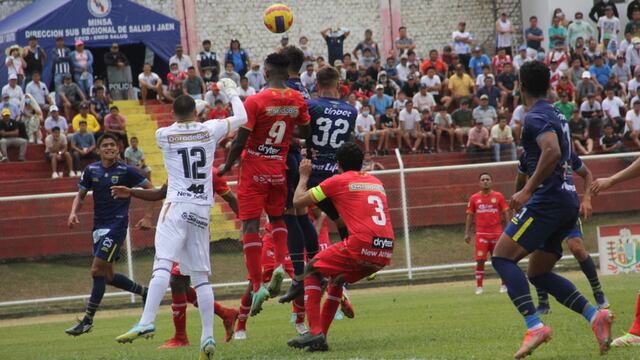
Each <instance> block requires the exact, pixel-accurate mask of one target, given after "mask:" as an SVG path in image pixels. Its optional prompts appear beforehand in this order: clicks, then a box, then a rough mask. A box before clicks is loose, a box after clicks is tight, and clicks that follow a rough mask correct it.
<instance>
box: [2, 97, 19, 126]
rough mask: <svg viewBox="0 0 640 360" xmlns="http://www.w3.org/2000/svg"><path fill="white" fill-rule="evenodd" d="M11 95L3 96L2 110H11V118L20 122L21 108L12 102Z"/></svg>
mask: <svg viewBox="0 0 640 360" xmlns="http://www.w3.org/2000/svg"><path fill="white" fill-rule="evenodd" d="M10 99H11V98H10V97H9V94H2V103H0V110H2V109H9V111H10V112H11V118H12V119H16V120H17V121H20V115H21V114H20V107H19V106H16V105H15V104H13V103H12V102H11V101H10Z"/></svg>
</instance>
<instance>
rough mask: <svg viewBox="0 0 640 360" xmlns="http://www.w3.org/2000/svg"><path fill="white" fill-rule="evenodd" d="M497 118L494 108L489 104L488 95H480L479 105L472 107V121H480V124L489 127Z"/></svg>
mask: <svg viewBox="0 0 640 360" xmlns="http://www.w3.org/2000/svg"><path fill="white" fill-rule="evenodd" d="M497 118H498V113H497V112H496V109H495V108H494V107H493V106H491V105H489V96H487V95H486V94H484V95H482V96H480V105H478V106H477V107H476V108H475V109H473V121H474V122H478V121H482V124H483V125H484V126H485V127H486V128H487V129H490V128H491V127H492V126H493V124H495V123H496V120H497Z"/></svg>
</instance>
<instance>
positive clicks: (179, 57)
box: [169, 44, 193, 72]
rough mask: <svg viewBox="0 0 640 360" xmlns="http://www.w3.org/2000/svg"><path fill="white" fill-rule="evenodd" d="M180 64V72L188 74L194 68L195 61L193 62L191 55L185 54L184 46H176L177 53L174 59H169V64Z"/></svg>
mask: <svg viewBox="0 0 640 360" xmlns="http://www.w3.org/2000/svg"><path fill="white" fill-rule="evenodd" d="M174 63H175V64H178V71H180V72H187V70H189V68H190V67H191V66H193V61H191V57H189V55H186V54H184V50H183V49H182V45H180V44H178V45H176V53H175V55H173V56H172V57H170V58H169V64H174Z"/></svg>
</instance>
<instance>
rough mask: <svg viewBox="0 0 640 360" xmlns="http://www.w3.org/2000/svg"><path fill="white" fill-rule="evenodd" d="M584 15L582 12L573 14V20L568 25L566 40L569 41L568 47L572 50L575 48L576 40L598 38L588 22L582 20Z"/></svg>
mask: <svg viewBox="0 0 640 360" xmlns="http://www.w3.org/2000/svg"><path fill="white" fill-rule="evenodd" d="M583 17H584V15H583V14H582V12H580V11H578V12H576V14H575V20H574V21H573V22H572V23H571V25H569V29H568V30H567V38H568V40H569V47H571V48H573V47H575V46H576V41H577V40H578V38H583V39H587V40H588V39H595V38H596V37H597V36H598V32H597V31H596V29H595V28H594V27H593V25H591V23H590V22H588V21H584V20H583Z"/></svg>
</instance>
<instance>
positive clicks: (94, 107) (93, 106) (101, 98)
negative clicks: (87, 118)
mask: <svg viewBox="0 0 640 360" xmlns="http://www.w3.org/2000/svg"><path fill="white" fill-rule="evenodd" d="M94 91H95V93H96V96H94V97H93V98H92V99H91V100H90V102H89V112H90V113H91V114H92V115H93V116H95V117H96V119H98V122H99V123H100V124H103V123H104V117H105V116H107V114H109V98H107V96H106V95H105V90H104V87H103V86H98V87H96V88H95V89H94Z"/></svg>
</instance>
